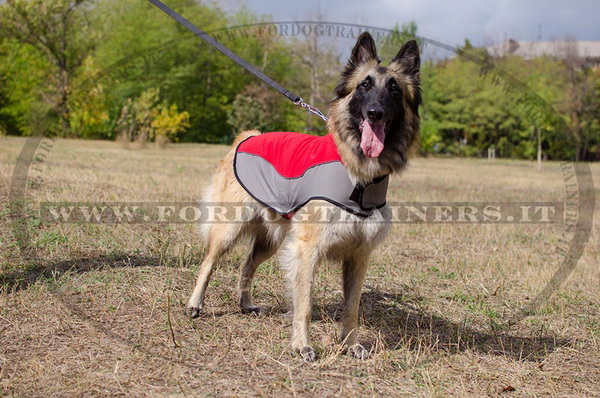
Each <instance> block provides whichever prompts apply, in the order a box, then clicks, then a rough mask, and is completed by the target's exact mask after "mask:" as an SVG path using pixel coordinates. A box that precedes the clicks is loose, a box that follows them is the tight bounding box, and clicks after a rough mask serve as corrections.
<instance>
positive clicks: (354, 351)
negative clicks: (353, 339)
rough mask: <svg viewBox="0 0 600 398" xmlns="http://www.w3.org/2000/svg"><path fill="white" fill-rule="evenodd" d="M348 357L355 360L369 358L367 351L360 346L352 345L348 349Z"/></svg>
mask: <svg viewBox="0 0 600 398" xmlns="http://www.w3.org/2000/svg"><path fill="white" fill-rule="evenodd" d="M348 355H350V356H351V357H354V358H356V359H367V358H369V350H367V349H366V348H365V347H363V346H362V345H360V344H354V345H351V346H350V347H348Z"/></svg>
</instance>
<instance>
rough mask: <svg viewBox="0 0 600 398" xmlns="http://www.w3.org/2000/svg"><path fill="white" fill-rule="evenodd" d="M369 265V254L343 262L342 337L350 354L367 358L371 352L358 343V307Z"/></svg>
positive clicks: (359, 357) (349, 258)
mask: <svg viewBox="0 0 600 398" xmlns="http://www.w3.org/2000/svg"><path fill="white" fill-rule="evenodd" d="M368 265H369V256H368V255H364V254H362V255H359V256H355V257H348V258H346V259H345V260H344V263H343V271H342V272H343V286H344V314H343V316H342V334H341V336H340V339H341V340H342V342H343V343H344V344H345V345H346V347H348V355H351V356H353V357H355V358H358V359H366V358H368V357H369V352H368V351H367V350H366V349H365V348H364V347H363V346H362V345H360V344H359V343H358V338H357V334H358V307H359V305H360V296H361V291H362V285H363V281H364V278H365V273H366V272H367V268H368Z"/></svg>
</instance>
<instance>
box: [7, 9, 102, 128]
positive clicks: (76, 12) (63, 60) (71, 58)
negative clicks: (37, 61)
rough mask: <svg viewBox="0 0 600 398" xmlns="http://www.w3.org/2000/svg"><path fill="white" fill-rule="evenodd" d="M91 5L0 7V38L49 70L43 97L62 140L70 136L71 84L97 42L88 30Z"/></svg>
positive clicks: (92, 33)
mask: <svg viewBox="0 0 600 398" xmlns="http://www.w3.org/2000/svg"><path fill="white" fill-rule="evenodd" d="M91 5H92V0H7V1H6V3H5V4H2V5H0V32H1V33H0V34H1V35H2V36H4V37H9V38H13V39H16V40H17V41H19V42H20V43H23V44H27V45H29V46H32V47H33V48H35V49H36V50H37V51H39V53H40V54H41V55H42V56H43V57H44V58H45V60H47V61H48V63H49V65H51V67H52V72H53V73H52V75H51V77H52V78H51V79H50V81H49V82H47V83H46V85H47V89H46V90H45V96H46V98H50V102H51V104H52V105H53V106H54V108H55V109H56V113H57V115H58V117H59V119H60V121H61V134H62V135H64V136H67V135H69V132H70V125H69V106H70V97H69V96H70V84H71V81H72V80H73V78H74V75H75V74H76V71H77V69H78V68H79V67H80V66H81V64H82V63H83V61H84V59H85V58H86V57H87V56H88V55H89V54H90V52H91V51H92V49H93V46H94V43H95V42H96V41H97V40H98V38H97V37H96V35H95V34H94V32H93V31H92V30H90V22H89V21H90V17H89V13H90V9H91ZM48 83H49V84H48Z"/></svg>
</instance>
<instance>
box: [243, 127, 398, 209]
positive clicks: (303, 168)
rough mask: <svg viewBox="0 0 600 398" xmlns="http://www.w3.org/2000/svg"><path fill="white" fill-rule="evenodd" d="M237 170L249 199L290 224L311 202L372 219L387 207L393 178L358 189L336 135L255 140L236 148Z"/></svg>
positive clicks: (265, 136)
mask: <svg viewBox="0 0 600 398" xmlns="http://www.w3.org/2000/svg"><path fill="white" fill-rule="evenodd" d="M233 167H234V173H235V176H236V178H237V180H238V182H239V183H240V184H241V186H242V187H243V188H244V189H245V190H246V191H247V192H248V194H250V195H251V196H252V197H253V198H254V199H256V200H257V201H258V202H260V203H261V204H263V205H264V206H266V207H268V208H270V209H272V210H273V211H275V212H276V213H278V214H280V215H282V216H284V217H287V218H289V217H291V216H292V215H293V214H294V212H296V211H297V210H298V209H300V208H302V207H303V206H304V205H306V204H307V203H308V202H310V201H312V200H325V201H327V202H329V203H332V204H334V205H336V206H338V207H339V208H341V209H344V210H346V211H348V212H350V213H352V214H355V215H358V216H360V217H368V216H370V215H371V213H372V212H373V210H375V209H378V208H381V207H383V206H384V205H385V201H386V194H387V187H388V180H389V179H388V176H383V177H381V178H379V179H376V180H374V181H373V182H372V183H370V184H367V185H366V186H361V187H358V186H356V185H355V184H354V183H353V182H352V181H351V179H350V177H349V175H348V171H347V170H346V167H345V166H344V165H343V163H342V161H341V158H340V156H339V154H338V151H337V147H336V146H335V142H334V139H333V137H332V136H331V135H326V136H323V137H315V136H310V135H307V134H298V133H266V134H262V135H259V136H253V137H250V138H249V139H247V140H245V141H243V142H242V143H241V144H240V145H239V146H238V147H237V148H236V154H235V160H234V164H233Z"/></svg>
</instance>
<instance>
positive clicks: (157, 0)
mask: <svg viewBox="0 0 600 398" xmlns="http://www.w3.org/2000/svg"><path fill="white" fill-rule="evenodd" d="M148 1H149V2H150V3H152V4H154V5H155V6H156V7H158V8H160V9H161V10H162V11H163V12H164V13H165V14H167V15H168V16H170V17H171V18H173V19H174V20H176V21H177V22H179V23H180V24H181V25H183V26H184V27H185V28H187V29H188V30H189V31H190V32H192V33H193V34H195V35H196V36H198V37H199V38H201V39H202V40H204V41H205V42H206V43H208V44H210V45H211V46H212V47H213V48H215V49H217V50H219V51H220V52H221V53H223V54H225V55H226V56H227V57H229V58H230V59H232V60H233V61H235V62H236V63H237V64H238V65H239V66H241V67H242V68H244V69H246V70H247V71H248V72H250V73H252V74H253V75H254V76H256V77H258V78H259V79H260V80H262V81H263V82H265V83H267V84H268V85H269V86H271V87H273V88H274V89H275V90H277V91H279V92H280V93H281V94H283V95H285V96H286V98H288V99H289V100H290V101H292V102H293V103H294V105H299V106H301V107H303V108H305V109H307V110H308V112H310V113H314V114H315V115H317V116H319V117H320V118H321V119H323V120H325V121H327V116H325V115H323V113H322V112H321V111H320V110H319V109H318V108H315V107H314V106H312V105H309V104H307V103H306V102H304V100H303V99H302V98H300V97H299V96H298V95H296V94H294V93H292V92H291V91H290V90H287V89H286V88H285V87H283V86H281V85H280V84H279V83H277V82H276V81H275V80H273V79H271V78H270V77H269V76H267V75H265V74H264V73H263V72H262V71H260V70H258V69H256V68H255V67H254V66H253V65H251V64H249V63H248V62H247V61H245V60H244V59H243V58H242V57H240V56H239V55H237V54H236V53H234V52H233V51H231V50H230V49H228V48H227V47H225V46H224V45H222V44H221V43H219V42H218V41H216V40H215V39H214V38H213V37H211V36H210V35H209V34H208V33H206V32H204V31H203V30H201V29H200V28H198V27H197V26H195V25H194V24H192V23H191V22H190V21H188V20H187V19H185V18H184V17H182V16H181V15H180V14H178V13H177V12H175V11H173V10H172V9H171V8H169V7H168V6H167V5H165V4H164V3H163V2H161V1H160V0H148Z"/></svg>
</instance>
